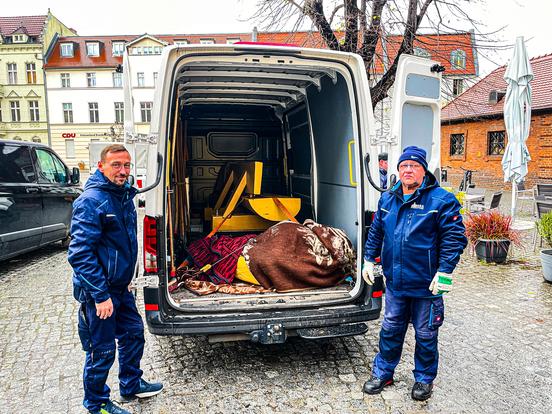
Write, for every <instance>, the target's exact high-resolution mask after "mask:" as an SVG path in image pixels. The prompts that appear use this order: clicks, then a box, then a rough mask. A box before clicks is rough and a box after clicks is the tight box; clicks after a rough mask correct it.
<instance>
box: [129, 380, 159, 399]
mask: <svg viewBox="0 0 552 414" xmlns="http://www.w3.org/2000/svg"><path fill="white" fill-rule="evenodd" d="M139 387H140V388H138V391H136V392H135V393H134V394H121V397H122V398H123V399H125V400H133V399H134V398H148V397H153V396H154V395H157V394H159V393H160V392H161V390H162V389H163V384H161V383H160V382H152V383H149V382H147V381H144V380H143V379H142V378H140V382H139Z"/></svg>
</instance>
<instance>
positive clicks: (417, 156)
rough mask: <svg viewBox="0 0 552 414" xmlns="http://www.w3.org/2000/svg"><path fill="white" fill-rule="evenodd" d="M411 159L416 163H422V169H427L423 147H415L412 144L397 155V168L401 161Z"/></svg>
mask: <svg viewBox="0 0 552 414" xmlns="http://www.w3.org/2000/svg"><path fill="white" fill-rule="evenodd" d="M406 160H411V161H416V162H417V163H420V164H422V167H424V170H426V171H427V161H426V152H425V150H424V149H422V148H420V147H416V146H414V145H412V146H410V147H406V148H405V149H404V151H403V153H402V154H401V156H400V157H399V162H398V163H397V168H399V165H401V162H403V161H406Z"/></svg>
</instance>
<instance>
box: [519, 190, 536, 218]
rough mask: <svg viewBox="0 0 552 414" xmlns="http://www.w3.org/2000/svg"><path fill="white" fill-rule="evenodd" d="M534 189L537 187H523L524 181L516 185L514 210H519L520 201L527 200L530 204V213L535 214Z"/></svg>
mask: <svg viewBox="0 0 552 414" xmlns="http://www.w3.org/2000/svg"><path fill="white" fill-rule="evenodd" d="M536 191H537V188H536V186H535V187H531V188H528V189H527V188H525V183H523V182H521V183H519V184H518V185H517V190H516V210H521V208H520V207H521V206H522V202H524V201H529V204H530V206H531V215H533V216H534V215H535V214H536V207H535V197H536V195H537V194H536Z"/></svg>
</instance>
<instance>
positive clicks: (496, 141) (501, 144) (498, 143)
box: [487, 131, 506, 155]
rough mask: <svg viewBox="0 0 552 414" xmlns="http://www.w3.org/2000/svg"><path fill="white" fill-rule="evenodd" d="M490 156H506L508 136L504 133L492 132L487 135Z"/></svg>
mask: <svg viewBox="0 0 552 414" xmlns="http://www.w3.org/2000/svg"><path fill="white" fill-rule="evenodd" d="M487 141H488V146H487V148H488V154H489V155H504V150H505V149H506V134H505V133H504V131H490V132H488V133H487Z"/></svg>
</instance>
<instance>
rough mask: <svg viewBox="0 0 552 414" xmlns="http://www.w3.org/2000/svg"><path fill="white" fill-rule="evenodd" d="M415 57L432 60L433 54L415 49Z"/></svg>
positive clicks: (422, 49) (421, 49)
mask: <svg viewBox="0 0 552 414" xmlns="http://www.w3.org/2000/svg"><path fill="white" fill-rule="evenodd" d="M414 56H420V57H424V58H428V59H430V58H431V53H429V52H428V51H427V50H425V49H424V48H421V47H415V48H414Z"/></svg>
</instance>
